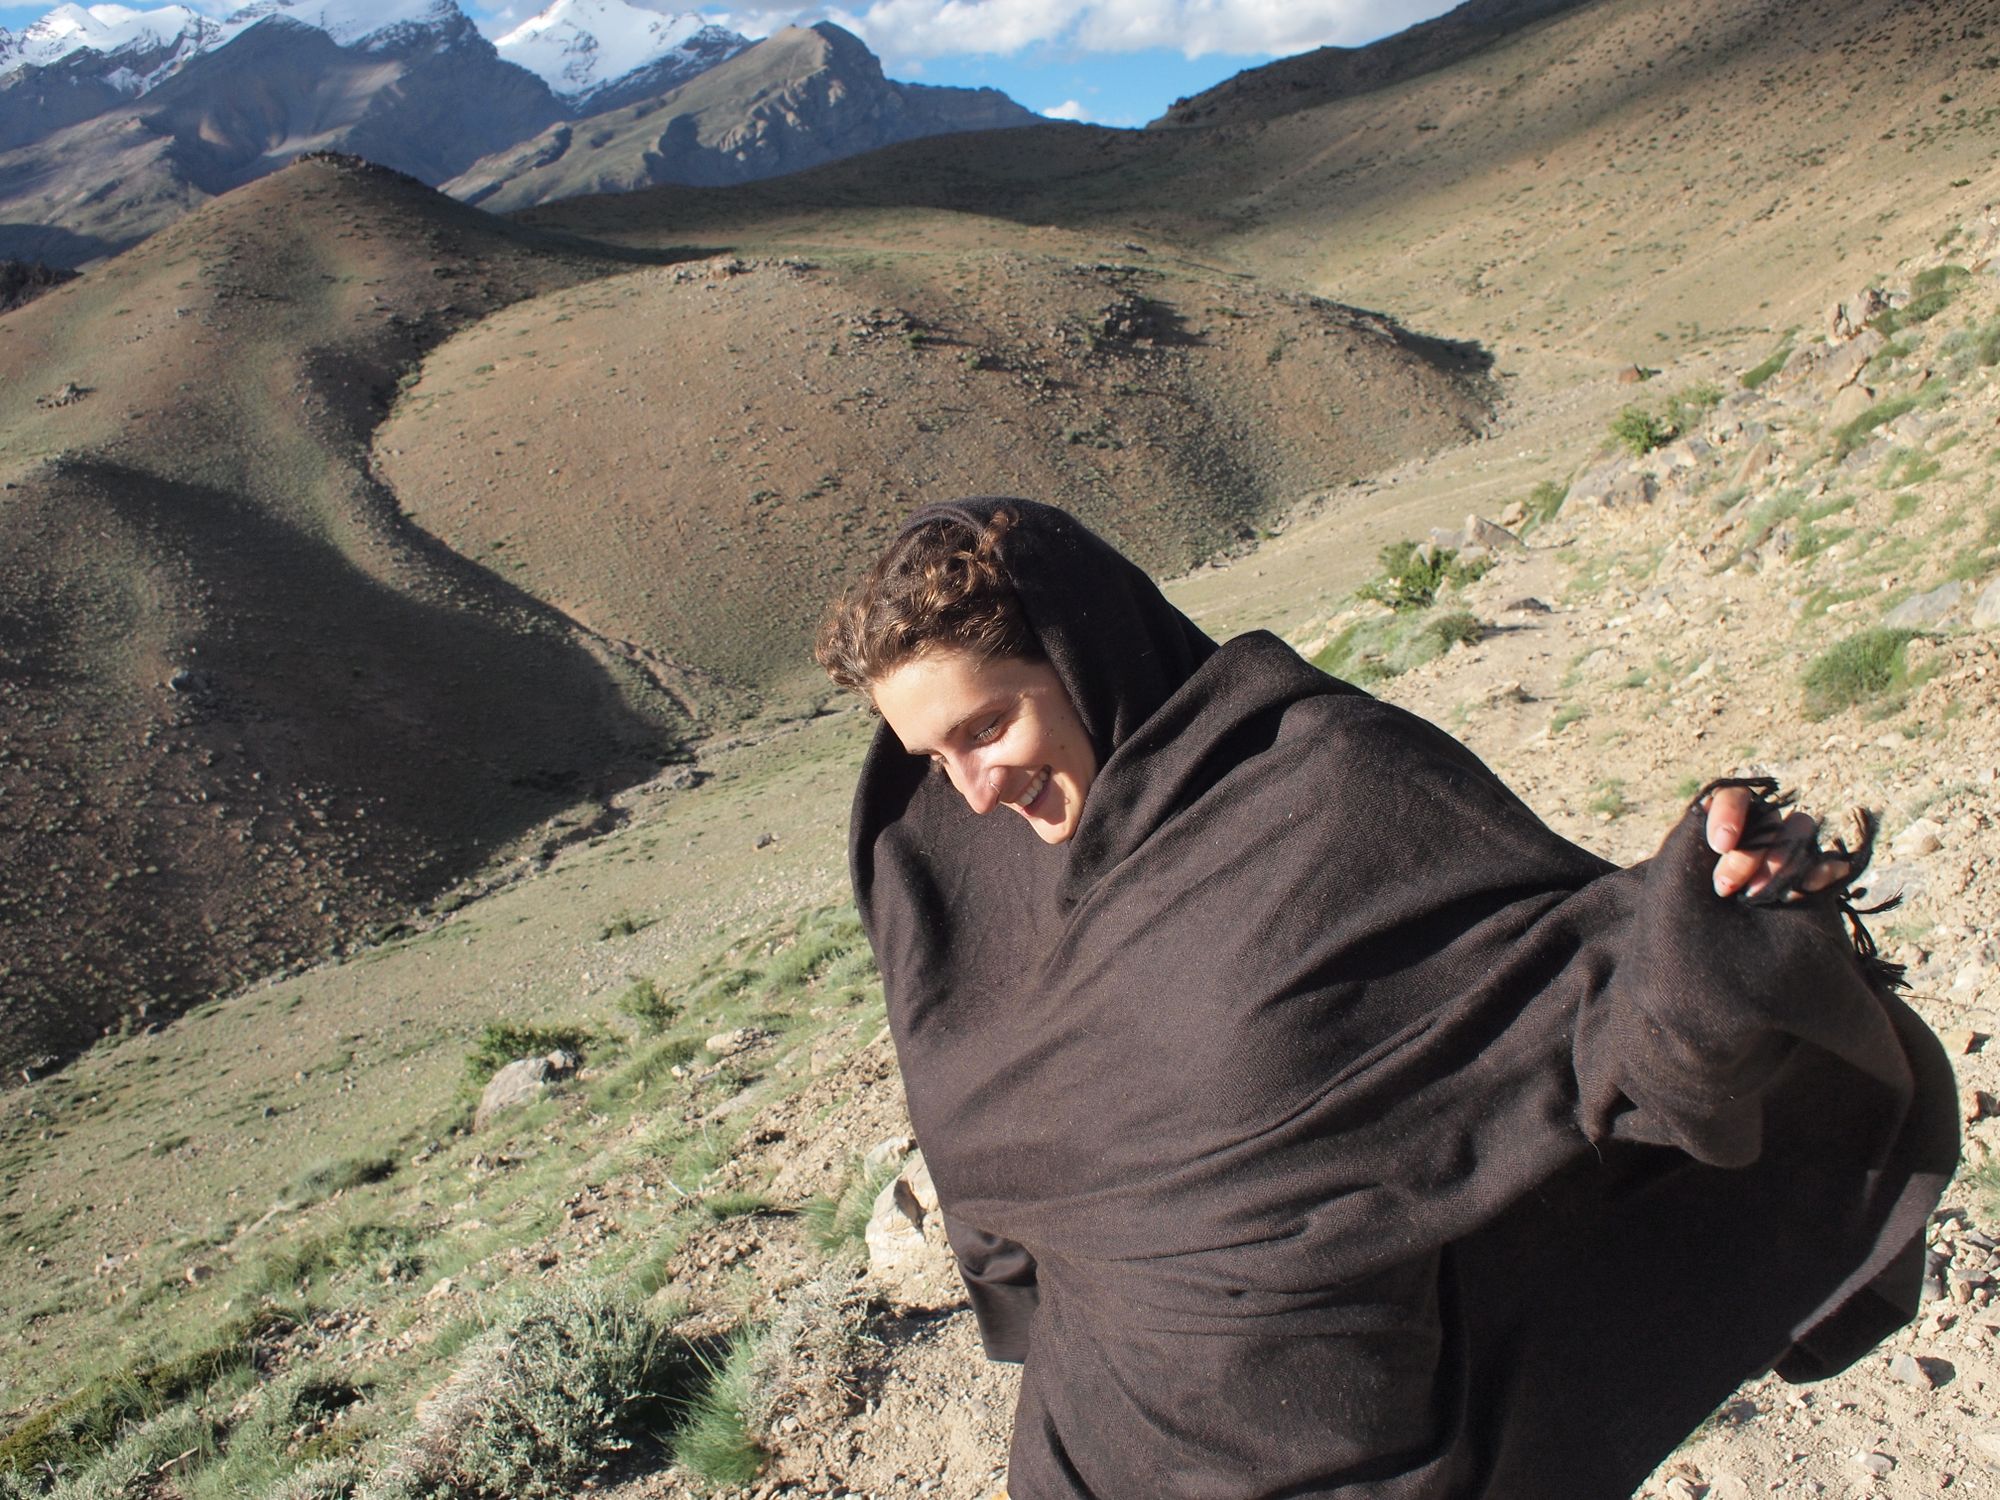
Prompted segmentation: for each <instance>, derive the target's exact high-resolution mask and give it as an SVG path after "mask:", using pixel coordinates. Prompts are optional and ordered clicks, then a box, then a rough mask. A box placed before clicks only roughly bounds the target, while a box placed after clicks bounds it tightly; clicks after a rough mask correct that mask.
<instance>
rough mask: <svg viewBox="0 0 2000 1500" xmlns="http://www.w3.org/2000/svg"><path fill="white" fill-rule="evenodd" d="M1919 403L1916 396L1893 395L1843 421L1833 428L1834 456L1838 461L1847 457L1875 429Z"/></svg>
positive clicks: (1866, 439) (1865, 440)
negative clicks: (1852, 418) (1847, 420)
mask: <svg viewBox="0 0 2000 1500" xmlns="http://www.w3.org/2000/svg"><path fill="white" fill-rule="evenodd" d="M1916 404H1917V398H1916V397H1915V396H1891V397H1889V398H1888V399H1887V400H1884V401H1877V402H1876V403H1875V404H1874V405H1873V406H1871V407H1869V408H1868V409H1867V410H1866V411H1864V412H1862V413H1861V414H1860V415H1859V416H1857V417H1856V418H1854V420H1853V421H1851V422H1846V423H1843V424H1842V425H1841V426H1839V427H1836V428H1834V430H1833V456H1834V459H1835V461H1836V462H1838V461H1839V460H1840V459H1843V458H1845V457H1847V455H1848V454H1850V453H1852V452H1853V451H1854V450H1855V449H1856V448H1859V447H1860V446H1861V445H1862V444H1863V443H1865V442H1867V441H1868V439H1869V438H1870V437H1871V436H1872V435H1873V434H1874V432H1875V429H1876V428H1878V427H1882V426H1885V425H1887V424H1888V423H1890V422H1893V421H1895V420H1896V418H1898V417H1900V416H1901V415H1902V414H1903V413H1904V412H1906V411H1909V410H1911V409H1912V408H1914V407H1915V406H1916Z"/></svg>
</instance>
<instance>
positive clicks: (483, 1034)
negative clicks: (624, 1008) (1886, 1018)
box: [465, 1021, 593, 1088]
mask: <svg viewBox="0 0 2000 1500" xmlns="http://www.w3.org/2000/svg"><path fill="white" fill-rule="evenodd" d="M592 1040H593V1038H592V1036H591V1034H590V1032H589V1031H588V1030H586V1029H585V1028H584V1027H581V1026H522V1025H519V1024H517V1023H515V1022H513V1021H488V1022H487V1023H486V1024H485V1025H484V1026H483V1027H481V1028H480V1031H479V1038H478V1040H477V1041H475V1042H474V1043H473V1044H472V1050H471V1051H470V1052H468V1053H467V1054H466V1055H465V1076H466V1079H467V1081H468V1082H470V1083H471V1084H472V1086H473V1087H474V1088H479V1087H482V1086H483V1085H484V1084H485V1083H486V1081H487V1080H488V1079H490V1078H491V1077H492V1076H493V1075H494V1074H495V1073H497V1072H499V1071H500V1070H501V1069H502V1068H504V1067H506V1066H507V1064H508V1063H510V1062H515V1061H517V1060H519V1059H520V1058H523V1057H542V1056H545V1055H546V1054H548V1053H550V1052H557V1051H561V1052H574V1053H575V1054H576V1055H577V1056H578V1057H581V1056H583V1055H584V1049H585V1048H586V1047H587V1046H589V1044H590V1043H591V1041H592Z"/></svg>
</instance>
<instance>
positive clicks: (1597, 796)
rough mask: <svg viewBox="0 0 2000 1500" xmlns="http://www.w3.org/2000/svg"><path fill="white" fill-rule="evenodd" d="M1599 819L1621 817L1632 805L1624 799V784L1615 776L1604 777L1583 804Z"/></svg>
mask: <svg viewBox="0 0 2000 1500" xmlns="http://www.w3.org/2000/svg"><path fill="white" fill-rule="evenodd" d="M1584 806H1585V807H1587V808H1589V809H1590V811H1591V812H1593V813H1595V814H1597V815H1598V816H1599V817H1601V818H1618V817H1623V816H1624V815H1625V814H1626V813H1627V812H1629V811H1630V810H1631V807H1632V804H1631V803H1630V802H1629V801H1627V800H1626V797H1625V783H1624V782H1622V781H1620V780H1619V779H1618V778H1617V777H1616V776H1610V777H1606V778H1605V779H1604V780H1603V781H1600V782H1598V784H1597V790H1596V791H1594V792H1592V793H1591V794H1590V800H1589V801H1588V802H1586V803H1585V804H1584Z"/></svg>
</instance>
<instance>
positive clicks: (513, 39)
mask: <svg viewBox="0 0 2000 1500" xmlns="http://www.w3.org/2000/svg"><path fill="white" fill-rule="evenodd" d="M493 45H494V46H495V47H496V48H497V49H498V51H499V53H500V55H501V56H502V57H504V58H506V59H507V61H508V62H511V63H513V64H514V65H515V66H517V67H522V68H526V69H527V70H528V71H529V72H530V73H533V74H534V75H535V76H536V77H537V78H539V79H541V80H542V82H544V83H546V84H547V85H548V86H549V88H550V89H551V90H552V91H553V92H554V93H555V94H556V96H557V97H558V98H560V99H563V100H565V101H566V102H568V103H569V104H570V106H571V107H572V108H573V109H578V110H582V109H585V108H588V109H589V110H590V111H591V112H595V111H598V110H603V109H609V108H612V107H615V106H616V105H619V104H627V103H631V102H633V101H634V100H637V99H642V98H650V97H651V96H653V95H655V94H664V93H665V92H667V90H669V89H671V88H673V87H674V86H675V85H677V84H681V83H685V82H686V81H687V80H688V79H690V78H692V77H694V75H695V74H697V73H702V72H706V71H707V70H708V69H710V68H712V67H714V66H715V65H716V64H717V63H720V62H723V61H725V60H726V59H728V58H730V57H733V56H735V55H736V54H737V53H738V52H741V51H742V50H743V49H744V48H745V47H748V46H749V45H750V39H749V38H748V37H744V36H739V35H737V33H735V32H733V31H730V30H728V29H726V28H725V27H721V26H715V25H711V24H709V23H708V22H706V21H704V20H703V19H702V18H701V17H700V16H698V15H693V14H683V13H679V12H674V11H662V10H655V9H653V8H652V7H650V6H647V5H643V4H631V3H628V0H555V3H554V4H553V5H551V6H550V7H549V8H548V9H547V10H545V11H543V12H541V14H539V15H536V16H532V17H530V18H529V19H528V20H526V21H523V22H522V23H521V24H520V25H519V26H516V27H515V28H514V29H513V30H512V31H510V32H508V33H507V34H506V35H505V36H503V37H501V38H500V39H499V40H498V41H496V42H495V43H494V44H493Z"/></svg>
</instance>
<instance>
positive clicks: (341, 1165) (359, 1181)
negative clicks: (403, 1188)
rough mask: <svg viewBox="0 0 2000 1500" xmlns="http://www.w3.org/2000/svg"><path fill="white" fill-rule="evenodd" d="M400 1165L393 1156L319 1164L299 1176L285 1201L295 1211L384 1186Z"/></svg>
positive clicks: (352, 1158)
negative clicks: (346, 1193) (353, 1191)
mask: <svg viewBox="0 0 2000 1500" xmlns="http://www.w3.org/2000/svg"><path fill="white" fill-rule="evenodd" d="M399 1165H400V1163H399V1162H398V1161H397V1160H396V1158H395V1157H393V1156H348V1157H343V1158H341V1159H340V1160H338V1161H322V1162H316V1163H314V1164H313V1165H312V1166H310V1167H308V1168H307V1169H306V1170H305V1171H304V1172H302V1173H300V1174H299V1177H298V1179H297V1180H296V1181H295V1182H293V1184H292V1186H291V1190H290V1191H289V1192H287V1193H286V1194H285V1199H286V1201H287V1202H289V1203H291V1204H292V1205H293V1206H294V1207H304V1206H305V1205H306V1204H308V1203H317V1202H319V1201H320V1200H321V1199H322V1198H331V1197H332V1196H333V1195H334V1194H335V1193H339V1192H344V1191H346V1190H347V1189H348V1188H353V1187H362V1186H364V1185H366V1184H368V1183H371V1182H380V1181H382V1180H383V1179H384V1178H386V1177H390V1176H393V1175H394V1174H395V1171H396V1168H397V1167H398V1166H399Z"/></svg>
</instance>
